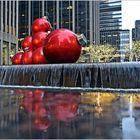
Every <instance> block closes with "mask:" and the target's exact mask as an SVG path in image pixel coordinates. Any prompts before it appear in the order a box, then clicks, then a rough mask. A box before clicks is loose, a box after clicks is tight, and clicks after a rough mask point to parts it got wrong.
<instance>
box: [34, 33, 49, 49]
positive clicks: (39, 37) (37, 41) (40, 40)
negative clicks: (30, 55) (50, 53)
mask: <svg viewBox="0 0 140 140" xmlns="http://www.w3.org/2000/svg"><path fill="white" fill-rule="evenodd" d="M46 36H47V33H46V32H37V33H36V34H35V35H34V36H33V40H32V43H33V49H34V50H35V49H37V48H39V47H43V45H44V41H45V38H46Z"/></svg>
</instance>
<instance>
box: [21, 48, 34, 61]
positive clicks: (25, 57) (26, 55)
mask: <svg viewBox="0 0 140 140" xmlns="http://www.w3.org/2000/svg"><path fill="white" fill-rule="evenodd" d="M32 54H33V52H32V51H31V50H30V51H27V52H24V54H23V55H22V63H23V64H32V63H33V60H32Z"/></svg>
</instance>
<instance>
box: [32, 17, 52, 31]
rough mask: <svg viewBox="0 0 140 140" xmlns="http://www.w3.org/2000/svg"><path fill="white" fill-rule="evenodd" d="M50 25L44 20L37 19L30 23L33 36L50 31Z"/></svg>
mask: <svg viewBox="0 0 140 140" xmlns="http://www.w3.org/2000/svg"><path fill="white" fill-rule="evenodd" d="M51 28H52V27H51V23H50V22H49V21H48V20H46V19H45V18H38V19H36V20H34V21H33V23H32V33H33V34H35V33H37V32H40V31H43V32H47V31H50V30H51Z"/></svg>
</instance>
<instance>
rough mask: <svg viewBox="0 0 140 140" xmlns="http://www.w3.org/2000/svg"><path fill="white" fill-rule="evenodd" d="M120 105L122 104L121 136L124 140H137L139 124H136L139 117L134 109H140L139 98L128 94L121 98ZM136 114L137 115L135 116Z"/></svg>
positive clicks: (139, 136) (139, 130)
mask: <svg viewBox="0 0 140 140" xmlns="http://www.w3.org/2000/svg"><path fill="white" fill-rule="evenodd" d="M122 104H124V108H123V114H122V134H123V138H124V139H128V138H129V139H134V138H135V139H139V138H140V134H139V132H140V124H139V125H136V124H137V121H136V120H137V118H139V117H138V116H139V115H140V113H138V112H139V111H138V110H137V109H135V107H138V106H139V107H140V96H139V95H134V94H128V95H124V96H123V100H122ZM135 113H138V114H135Z"/></svg>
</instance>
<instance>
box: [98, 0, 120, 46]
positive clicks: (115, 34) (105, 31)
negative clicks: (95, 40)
mask: <svg viewBox="0 0 140 140" xmlns="http://www.w3.org/2000/svg"><path fill="white" fill-rule="evenodd" d="M121 27H122V14H121V0H102V1H101V2H100V43H101V44H111V45H113V46H114V47H118V48H120V36H119V35H120V30H121Z"/></svg>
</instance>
